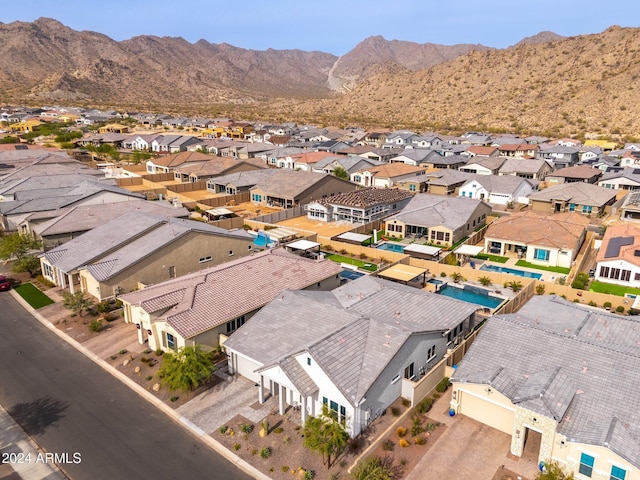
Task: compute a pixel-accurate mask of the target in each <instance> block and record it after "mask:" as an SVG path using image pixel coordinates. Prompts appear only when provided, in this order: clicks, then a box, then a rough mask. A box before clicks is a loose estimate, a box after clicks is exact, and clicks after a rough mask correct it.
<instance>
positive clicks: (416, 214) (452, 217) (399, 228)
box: [384, 193, 491, 246]
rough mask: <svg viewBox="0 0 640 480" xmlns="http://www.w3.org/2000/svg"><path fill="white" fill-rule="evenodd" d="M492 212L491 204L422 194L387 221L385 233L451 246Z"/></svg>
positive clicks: (469, 232)
mask: <svg viewBox="0 0 640 480" xmlns="http://www.w3.org/2000/svg"><path fill="white" fill-rule="evenodd" d="M490 213H491V205H489V204H488V203H486V202H484V201H482V200H474V199H471V198H464V197H445V196H441V195H432V194H429V193H419V194H417V195H415V196H414V197H413V198H412V199H411V201H410V202H409V203H408V204H407V205H406V206H405V207H404V208H403V209H402V211H401V212H400V213H396V214H395V215H392V216H391V217H389V218H387V219H386V220H385V226H384V228H385V234H386V235H388V236H393V237H400V238H404V237H411V236H413V237H417V238H424V239H425V240H426V241H428V242H430V243H432V244H435V245H443V246H451V245H453V244H454V243H456V242H458V241H460V240H462V239H463V238H465V237H467V236H469V235H470V234H471V233H473V231H474V230H476V229H477V228H478V227H480V226H482V225H484V224H485V223H486V218H487V215H489V214H490Z"/></svg>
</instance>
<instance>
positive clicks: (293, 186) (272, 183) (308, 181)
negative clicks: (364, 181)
mask: <svg viewBox="0 0 640 480" xmlns="http://www.w3.org/2000/svg"><path fill="white" fill-rule="evenodd" d="M357 188H358V186H357V185H355V184H353V183H351V182H348V181H347V180H343V179H341V178H338V177H335V176H333V175H328V174H326V173H315V172H301V171H295V170H282V169H279V170H277V171H276V173H275V174H273V175H270V176H269V177H268V178H267V179H265V180H261V181H260V182H258V183H257V184H256V185H255V186H254V187H253V188H251V189H250V190H249V191H250V192H251V201H252V202H254V203H257V204H260V205H267V206H270V207H282V208H293V207H295V206H297V205H305V204H307V203H310V202H312V201H314V200H318V199H322V198H327V197H330V196H332V195H336V194H338V193H344V192H352V191H354V190H356V189H357Z"/></svg>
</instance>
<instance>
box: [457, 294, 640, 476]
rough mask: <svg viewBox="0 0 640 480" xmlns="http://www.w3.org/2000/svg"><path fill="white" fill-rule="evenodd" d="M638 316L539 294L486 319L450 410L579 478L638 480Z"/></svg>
mask: <svg viewBox="0 0 640 480" xmlns="http://www.w3.org/2000/svg"><path fill="white" fill-rule="evenodd" d="M639 332H640V322H638V319H637V318H636V317H625V316H620V315H615V314H611V313H608V312H605V311H603V310H599V309H593V308H589V307H586V306H582V305H578V304H575V303H573V302H568V301H566V300H563V299H561V298H559V297H556V296H550V295H536V296H534V297H533V298H532V299H530V300H529V301H528V303H527V304H525V305H524V307H522V308H521V309H520V310H519V311H518V313H514V314H510V315H499V316H495V317H492V318H490V319H489V320H488V321H487V323H486V325H485V326H484V327H483V329H482V331H481V332H480V333H479V335H478V337H477V338H476V339H475V341H474V342H473V345H471V348H470V349H469V351H468V352H467V354H466V355H465V357H464V358H463V359H462V361H461V362H460V363H458V366H457V369H456V371H455V373H454V374H453V376H452V377H451V382H452V383H453V390H452V394H451V395H452V397H451V404H450V408H451V411H452V413H454V414H460V415H466V416H468V417H470V418H473V419H474V420H477V421H479V422H481V423H483V424H485V425H488V426H490V427H492V428H495V429H497V430H500V431H502V432H504V433H506V434H507V435H509V436H510V437H511V442H510V447H509V452H505V454H506V453H510V454H511V455H514V456H515V457H521V456H522V455H523V452H524V450H525V449H531V448H535V451H536V453H537V458H538V461H539V462H549V461H556V462H558V463H559V464H560V465H561V467H563V469H565V470H566V471H567V472H570V473H573V474H575V478H576V479H585V478H596V479H618V480H619V479H625V480H631V479H636V478H638V470H639V469H640V443H639V441H638V439H639V438H640V410H638V409H637V408H635V404H636V398H637V392H638V389H639V388H640V383H639V381H638V373H637V372H638V371H640V348H639V347H638V333H639Z"/></svg>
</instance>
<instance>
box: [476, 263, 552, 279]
mask: <svg viewBox="0 0 640 480" xmlns="http://www.w3.org/2000/svg"><path fill="white" fill-rule="evenodd" d="M480 270H485V271H487V272H499V273H509V274H511V275H518V276H520V277H526V278H535V279H538V280H540V279H541V278H542V274H541V273H533V272H527V271H525V270H518V269H516V268H509V267H499V266H497V265H486V264H485V265H482V266H481V267H480Z"/></svg>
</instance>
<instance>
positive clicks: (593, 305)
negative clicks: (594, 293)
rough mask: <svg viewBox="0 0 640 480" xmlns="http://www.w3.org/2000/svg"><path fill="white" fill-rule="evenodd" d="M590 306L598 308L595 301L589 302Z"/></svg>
mask: <svg viewBox="0 0 640 480" xmlns="http://www.w3.org/2000/svg"><path fill="white" fill-rule="evenodd" d="M589 306H590V307H597V306H598V304H597V303H596V302H594V301H593V300H589Z"/></svg>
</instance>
